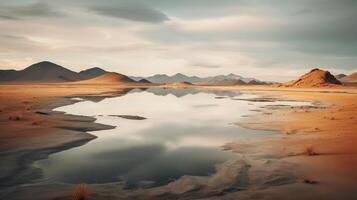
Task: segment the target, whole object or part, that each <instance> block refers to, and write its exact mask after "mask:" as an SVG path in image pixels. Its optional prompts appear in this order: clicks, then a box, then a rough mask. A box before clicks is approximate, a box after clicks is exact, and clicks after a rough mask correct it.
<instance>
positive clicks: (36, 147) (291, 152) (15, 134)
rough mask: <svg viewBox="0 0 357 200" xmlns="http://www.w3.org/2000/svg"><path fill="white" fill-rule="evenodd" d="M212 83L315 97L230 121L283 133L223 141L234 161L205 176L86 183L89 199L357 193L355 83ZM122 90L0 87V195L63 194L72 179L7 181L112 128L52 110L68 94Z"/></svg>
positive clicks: (29, 174)
mask: <svg viewBox="0 0 357 200" xmlns="http://www.w3.org/2000/svg"><path fill="white" fill-rule="evenodd" d="M206 88H207V87H206ZM209 88H212V87H209ZM215 89H240V90H246V91H250V92H255V93H259V94H262V95H264V96H265V97H267V98H283V99H292V100H294V99H295V100H308V101H313V102H315V104H316V107H294V108H290V107H279V106H275V107H266V108H262V109H261V112H257V114H256V115H254V116H249V117H247V118H246V121H243V122H240V123H239V124H236V125H237V126H238V125H239V126H244V127H249V128H254V129H262V130H278V131H281V132H282V134H281V135H278V136H276V137H271V138H270V139H265V140H254V141H249V140H247V141H232V142H231V143H229V144H222V145H223V146H222V148H223V149H225V150H232V151H234V152H237V153H239V154H237V159H235V160H229V161H227V162H226V163H224V164H222V165H221V166H219V167H218V168H217V173H216V174H214V175H212V176H211V177H205V178H202V177H191V176H184V177H182V178H181V179H179V180H177V181H175V182H172V183H170V184H169V185H167V186H163V187H159V188H155V189H150V190H138V191H124V190H123V186H122V185H121V184H120V183H113V184H102V185H91V186H90V188H91V197H92V199H128V198H138V199H200V198H201V199H356V198H357V194H356V193H355V191H356V190H357V174H356V173H355V170H356V169H357V154H356V153H357V138H356V137H357V135H356V130H357V126H356V124H357V94H356V93H357V90H356V88H353V87H342V88H338V89H329V88H323V89H318V88H317V89H316V88H314V89H309V88H303V89H292V88H284V89H281V88H274V87H269V86H254V87H249V86H244V87H241V86H237V87H215ZM125 92H126V90H125V89H123V88H122V87H121V86H120V85H117V86H110V87H109V86H98V85H77V86H74V85H56V84H51V85H25V86H23V85H6V86H0V99H1V100H0V101H1V107H0V110H1V112H0V129H1V134H0V143H1V145H0V148H1V155H0V156H1V165H0V171H1V172H0V173H1V175H0V183H1V184H2V185H1V188H3V189H1V190H0V199H1V198H5V199H9V197H11V198H12V199H23V197H24V196H28V195H29V194H37V196H36V198H34V199H52V198H58V199H69V198H70V193H71V189H72V188H73V185H41V184H36V185H22V186H19V187H17V188H16V189H13V188H11V189H8V188H10V187H7V188H5V186H11V185H14V184H19V183H27V182H28V181H29V180H31V179H33V178H36V177H39V176H40V172H39V171H38V170H36V169H33V168H32V167H31V164H32V163H33V161H35V160H38V159H40V158H45V157H46V156H48V155H49V154H51V153H54V152H58V151H61V150H64V149H67V148H72V147H75V146H79V145H83V144H85V143H86V142H88V141H90V140H92V139H95V137H94V136H92V135H90V134H87V133H85V131H89V130H98V129H105V128H112V127H109V126H105V125H100V124H95V123H93V121H94V119H93V118H90V117H78V116H71V115H65V114H63V113H59V112H53V111H51V110H52V109H53V108H55V107H58V106H61V105H66V104H70V103H74V102H75V101H74V100H70V99H69V98H67V97H68V96H71V97H76V96H81V97H86V98H88V99H91V98H94V99H97V98H100V96H103V98H104V97H110V96H117V95H123V94H124V93H125ZM342 92H349V93H342ZM93 95H94V96H93ZM98 96H99V97H98ZM36 112H37V113H36ZM267 113H268V114H267ZM9 117H11V119H9ZM307 147H312V152H314V153H315V154H316V155H313V156H308V155H307V153H306V152H305V151H306V149H307Z"/></svg>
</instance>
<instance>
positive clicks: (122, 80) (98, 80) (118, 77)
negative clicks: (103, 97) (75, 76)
mask: <svg viewBox="0 0 357 200" xmlns="http://www.w3.org/2000/svg"><path fill="white" fill-rule="evenodd" d="M74 83H75V84H133V83H137V82H136V81H134V80H133V79H131V78H129V77H128V76H125V75H123V74H119V73H116V72H107V73H105V74H103V75H100V76H98V77H95V78H92V79H88V80H84V81H77V82H74Z"/></svg>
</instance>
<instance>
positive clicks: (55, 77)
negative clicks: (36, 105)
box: [0, 61, 106, 83]
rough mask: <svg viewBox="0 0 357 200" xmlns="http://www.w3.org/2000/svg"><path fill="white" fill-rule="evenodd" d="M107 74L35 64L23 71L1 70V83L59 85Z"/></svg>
mask: <svg viewBox="0 0 357 200" xmlns="http://www.w3.org/2000/svg"><path fill="white" fill-rule="evenodd" d="M104 73H106V71H104V70H103V69H100V68H98V67H95V68H90V69H87V70H83V71H80V72H79V73H77V72H74V71H71V70H69V69H66V68H64V67H62V66H60V65H57V64H55V63H52V62H48V61H43V62H39V63H35V64H33V65H31V66H29V67H27V68H25V69H23V70H19V71H16V70H0V82H10V83H59V82H73V81H80V80H85V79H90V78H94V77H97V76H99V75H102V74H104Z"/></svg>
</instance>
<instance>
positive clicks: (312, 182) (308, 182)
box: [303, 178, 319, 185]
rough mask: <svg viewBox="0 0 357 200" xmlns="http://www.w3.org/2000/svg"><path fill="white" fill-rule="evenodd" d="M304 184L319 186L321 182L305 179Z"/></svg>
mask: <svg viewBox="0 0 357 200" xmlns="http://www.w3.org/2000/svg"><path fill="white" fill-rule="evenodd" d="M303 182H304V183H306V184H311V185H315V184H318V183H319V182H317V181H315V180H312V179H310V178H304V181H303Z"/></svg>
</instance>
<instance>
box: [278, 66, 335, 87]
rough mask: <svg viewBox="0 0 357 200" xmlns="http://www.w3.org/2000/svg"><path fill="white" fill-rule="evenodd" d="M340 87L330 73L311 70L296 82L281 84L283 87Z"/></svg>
mask: <svg viewBox="0 0 357 200" xmlns="http://www.w3.org/2000/svg"><path fill="white" fill-rule="evenodd" d="M336 85H342V83H341V82H340V81H339V80H337V79H336V78H335V77H334V76H333V75H332V74H331V73H330V72H328V71H324V70H321V69H317V68H316V69H313V70H311V71H310V72H308V73H306V74H304V75H302V76H301V77H300V78H299V79H298V80H293V81H289V82H287V83H284V84H281V85H280V86H285V87H325V86H336Z"/></svg>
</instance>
